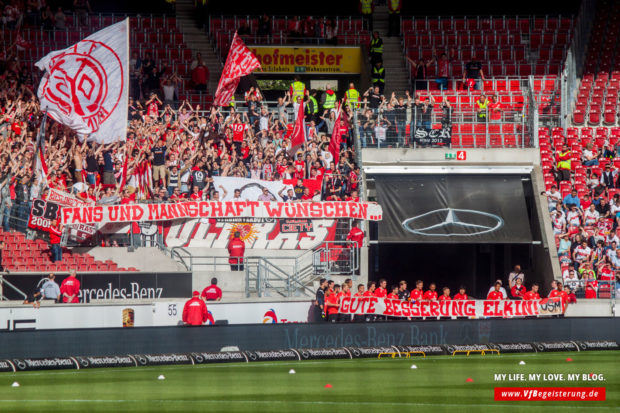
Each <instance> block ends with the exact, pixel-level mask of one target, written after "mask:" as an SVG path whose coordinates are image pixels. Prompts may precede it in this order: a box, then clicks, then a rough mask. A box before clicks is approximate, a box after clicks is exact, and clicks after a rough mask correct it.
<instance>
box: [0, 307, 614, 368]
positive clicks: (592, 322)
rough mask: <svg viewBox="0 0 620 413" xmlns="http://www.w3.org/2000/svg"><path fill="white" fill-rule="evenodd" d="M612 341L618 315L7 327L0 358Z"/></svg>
mask: <svg viewBox="0 0 620 413" xmlns="http://www.w3.org/2000/svg"><path fill="white" fill-rule="evenodd" d="M574 340H577V341H600V340H612V341H620V317H609V318H600V317H597V318H594V317H587V318H585V317H584V318H548V319H512V320H505V319H486V320H439V321H418V322H416V321H413V322H411V321H403V322H398V321H395V322H375V323H343V324H328V323H316V324H264V325H260V324H259V325H214V326H205V327H144V328H113V329H65V330H31V331H19V330H15V331H8V332H2V333H0V359H3V358H14V357H21V358H24V357H31V358H36V357H70V356H74V355H86V356H109V355H119V354H145V353H146V354H163V353H192V352H218V351H220V349H222V348H223V347H228V346H236V347H238V348H239V349H241V350H242V351H269V350H272V349H287V348H334V347H352V346H353V347H377V346H378V347H382V346H408V345H413V346H427V345H471V344H476V343H483V344H484V343H523V342H529V343H535V342H558V341H568V342H570V341H574Z"/></svg>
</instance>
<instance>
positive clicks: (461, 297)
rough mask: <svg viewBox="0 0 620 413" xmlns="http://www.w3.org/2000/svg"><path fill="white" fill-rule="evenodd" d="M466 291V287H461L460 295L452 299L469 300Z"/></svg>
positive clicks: (455, 295)
mask: <svg viewBox="0 0 620 413" xmlns="http://www.w3.org/2000/svg"><path fill="white" fill-rule="evenodd" d="M465 291H466V290H465V287H463V286H461V287H460V288H459V292H458V294H454V297H453V298H452V299H453V300H468V299H469V297H467V293H466V292H465Z"/></svg>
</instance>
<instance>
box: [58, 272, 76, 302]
mask: <svg viewBox="0 0 620 413" xmlns="http://www.w3.org/2000/svg"><path fill="white" fill-rule="evenodd" d="M60 293H61V294H63V296H62V302H63V303H68V302H71V303H79V302H80V300H79V298H78V294H79V293H80V280H78V279H77V278H75V277H67V278H65V279H64V280H63V281H62V284H60ZM64 294H67V295H73V296H75V297H73V299H72V300H71V301H68V300H67V297H65V296H64Z"/></svg>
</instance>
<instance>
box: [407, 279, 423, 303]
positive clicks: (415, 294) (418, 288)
mask: <svg viewBox="0 0 620 413" xmlns="http://www.w3.org/2000/svg"><path fill="white" fill-rule="evenodd" d="M423 287H424V282H422V281H421V280H418V281H416V282H415V288H414V289H413V290H411V295H410V296H411V298H410V300H411V301H419V300H421V299H422V297H423V296H424V290H423Z"/></svg>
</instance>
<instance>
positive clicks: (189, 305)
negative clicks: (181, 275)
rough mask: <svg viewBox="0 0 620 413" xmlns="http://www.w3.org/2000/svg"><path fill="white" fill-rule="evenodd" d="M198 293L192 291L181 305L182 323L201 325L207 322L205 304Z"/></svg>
mask: <svg viewBox="0 0 620 413" xmlns="http://www.w3.org/2000/svg"><path fill="white" fill-rule="evenodd" d="M199 296H200V293H199V292H198V291H194V293H193V294H192V298H190V299H189V300H188V301H187V302H186V303H185V306H184V307H183V323H185V324H186V325H190V326H201V325H203V324H204V323H206V322H207V305H206V304H205V302H204V301H202V300H201V299H200V297H199Z"/></svg>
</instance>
